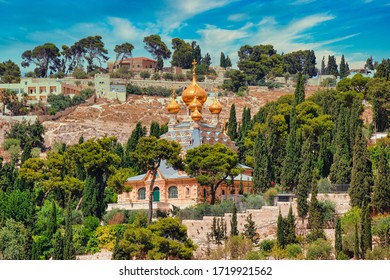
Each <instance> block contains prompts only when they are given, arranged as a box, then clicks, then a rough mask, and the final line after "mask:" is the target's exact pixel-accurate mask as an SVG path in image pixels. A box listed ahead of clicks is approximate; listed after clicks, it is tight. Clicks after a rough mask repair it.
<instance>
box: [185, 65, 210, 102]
mask: <svg viewBox="0 0 390 280" xmlns="http://www.w3.org/2000/svg"><path fill="white" fill-rule="evenodd" d="M192 65H193V69H192V82H191V84H190V85H189V86H188V87H187V88H186V89H185V90H184V91H183V93H182V95H181V98H182V99H183V101H184V103H185V104H186V105H187V106H188V105H189V104H190V103H191V101H192V100H194V98H195V96H196V97H197V98H198V100H199V102H200V103H201V104H203V103H205V102H206V100H207V93H206V91H205V90H204V89H203V88H202V87H201V86H199V85H198V83H197V82H196V71H195V65H196V61H195V59H194V61H193V62H192Z"/></svg>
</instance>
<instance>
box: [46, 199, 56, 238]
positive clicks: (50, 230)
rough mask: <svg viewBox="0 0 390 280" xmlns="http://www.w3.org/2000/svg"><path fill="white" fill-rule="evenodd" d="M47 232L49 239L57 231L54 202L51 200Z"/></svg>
mask: <svg viewBox="0 0 390 280" xmlns="http://www.w3.org/2000/svg"><path fill="white" fill-rule="evenodd" d="M47 231H48V235H49V237H52V236H53V235H54V233H55V232H56V231H57V207H56V203H55V202H54V200H52V202H51V214H50V220H49V224H48V229H47Z"/></svg>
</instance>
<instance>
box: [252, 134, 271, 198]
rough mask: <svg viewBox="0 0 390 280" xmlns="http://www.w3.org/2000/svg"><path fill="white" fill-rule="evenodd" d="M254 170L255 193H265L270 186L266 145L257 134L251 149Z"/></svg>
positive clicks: (262, 138)
mask: <svg viewBox="0 0 390 280" xmlns="http://www.w3.org/2000/svg"><path fill="white" fill-rule="evenodd" d="M253 157H254V170H253V188H254V190H255V192H256V193H261V192H264V191H266V190H267V189H268V188H269V185H270V182H271V181H270V178H269V174H270V172H269V161H268V151H267V144H266V141H265V139H264V136H263V135H262V134H261V133H259V134H258V135H257V138H256V143H255V146H254V149H253Z"/></svg>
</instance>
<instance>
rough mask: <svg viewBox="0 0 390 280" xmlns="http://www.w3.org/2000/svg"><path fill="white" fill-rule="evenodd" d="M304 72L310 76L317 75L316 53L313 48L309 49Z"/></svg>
mask: <svg viewBox="0 0 390 280" xmlns="http://www.w3.org/2000/svg"><path fill="white" fill-rule="evenodd" d="M303 74H305V75H308V76H309V77H314V76H316V75H317V68H316V55H315V53H314V51H313V50H311V51H308V53H307V57H306V60H305V63H304V65H303Z"/></svg>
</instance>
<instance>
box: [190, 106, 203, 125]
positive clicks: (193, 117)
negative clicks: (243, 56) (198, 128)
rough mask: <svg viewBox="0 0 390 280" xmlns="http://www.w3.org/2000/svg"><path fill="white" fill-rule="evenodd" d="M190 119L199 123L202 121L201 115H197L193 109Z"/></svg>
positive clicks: (196, 111) (196, 110) (197, 112)
mask: <svg viewBox="0 0 390 280" xmlns="http://www.w3.org/2000/svg"><path fill="white" fill-rule="evenodd" d="M191 118H192V119H193V120H194V121H196V122H198V121H200V120H201V119H202V114H201V113H199V111H198V109H197V108H195V111H193V112H192V114H191Z"/></svg>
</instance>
